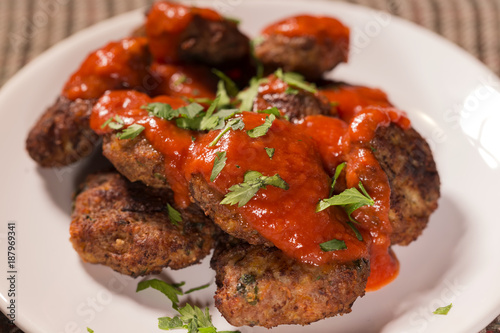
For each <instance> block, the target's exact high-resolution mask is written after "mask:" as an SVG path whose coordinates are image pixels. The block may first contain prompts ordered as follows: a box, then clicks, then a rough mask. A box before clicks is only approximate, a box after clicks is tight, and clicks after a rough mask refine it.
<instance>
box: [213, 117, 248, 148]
mask: <svg viewBox="0 0 500 333" xmlns="http://www.w3.org/2000/svg"><path fill="white" fill-rule="evenodd" d="M244 128H245V123H244V122H243V120H241V118H231V119H229V120H228V121H227V123H226V126H225V127H224V128H223V129H222V130H221V131H220V133H219V135H217V137H216V138H215V139H214V140H213V141H212V142H210V144H209V145H208V146H209V147H213V146H215V145H216V144H217V142H219V140H220V138H222V136H223V135H224V134H226V133H227V132H228V131H229V130H230V129H233V130H235V131H236V130H242V129H244Z"/></svg>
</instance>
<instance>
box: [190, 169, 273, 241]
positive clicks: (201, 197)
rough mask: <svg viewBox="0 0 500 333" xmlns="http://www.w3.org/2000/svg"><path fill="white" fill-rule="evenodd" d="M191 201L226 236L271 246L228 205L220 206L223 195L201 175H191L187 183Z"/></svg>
mask: <svg viewBox="0 0 500 333" xmlns="http://www.w3.org/2000/svg"><path fill="white" fill-rule="evenodd" d="M189 187H190V193H191V198H192V200H193V201H194V202H195V203H196V204H197V205H198V206H199V207H201V209H203V211H204V212H205V214H207V215H208V216H211V217H212V218H213V220H214V222H215V223H216V224H217V225H218V226H220V227H221V228H222V229H223V230H224V231H225V232H227V233H228V234H230V235H232V236H234V237H238V238H240V239H244V240H246V241H247V242H249V243H251V244H263V245H267V246H273V244H272V243H271V242H269V241H268V240H266V239H265V238H264V237H262V236H261V235H260V234H259V233H258V232H257V231H256V230H255V229H253V228H252V227H251V226H249V225H248V223H247V222H246V221H245V219H243V218H242V216H241V215H240V214H239V213H238V212H236V210H235V209H234V208H233V207H231V206H229V205H221V204H220V202H221V201H222V199H223V198H224V194H223V193H220V192H218V191H217V190H215V189H214V188H213V187H211V186H210V185H209V184H208V183H207V181H206V180H205V178H203V176H201V175H193V177H192V178H191V180H190V182H189Z"/></svg>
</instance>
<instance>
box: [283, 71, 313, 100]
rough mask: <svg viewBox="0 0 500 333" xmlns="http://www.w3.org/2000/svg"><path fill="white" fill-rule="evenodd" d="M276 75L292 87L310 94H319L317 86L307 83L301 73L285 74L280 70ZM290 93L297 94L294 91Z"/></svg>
mask: <svg viewBox="0 0 500 333" xmlns="http://www.w3.org/2000/svg"><path fill="white" fill-rule="evenodd" d="M274 75H276V77H277V78H278V79H280V80H282V81H283V82H285V83H287V84H288V85H289V86H290V87H294V88H298V89H302V90H305V91H308V92H310V93H313V94H315V93H317V92H318V89H316V86H315V85H314V84H312V83H309V82H307V81H306V80H305V79H304V77H303V76H302V75H300V74H299V73H295V72H286V73H284V72H283V69H281V68H278V70H276V72H274ZM288 92H289V93H297V92H294V91H293V90H289V91H288Z"/></svg>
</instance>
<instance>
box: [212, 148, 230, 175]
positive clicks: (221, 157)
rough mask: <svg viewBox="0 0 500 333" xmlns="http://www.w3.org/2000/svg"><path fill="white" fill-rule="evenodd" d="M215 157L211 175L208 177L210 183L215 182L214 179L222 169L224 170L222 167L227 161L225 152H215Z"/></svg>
mask: <svg viewBox="0 0 500 333" xmlns="http://www.w3.org/2000/svg"><path fill="white" fill-rule="evenodd" d="M215 155H216V156H215V159H214V166H213V168H212V174H211V175H210V181H211V182H213V181H214V180H215V178H217V176H218V175H219V173H220V172H221V171H222V169H224V167H225V166H226V161H227V157H226V152H225V151H222V152H217V153H215Z"/></svg>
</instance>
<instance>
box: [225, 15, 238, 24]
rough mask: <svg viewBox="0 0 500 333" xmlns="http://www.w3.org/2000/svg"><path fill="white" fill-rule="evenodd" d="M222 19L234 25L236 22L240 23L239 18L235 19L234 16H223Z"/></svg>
mask: <svg viewBox="0 0 500 333" xmlns="http://www.w3.org/2000/svg"><path fill="white" fill-rule="evenodd" d="M224 19H225V20H227V21H230V22H233V23H234V24H236V25H238V24H240V23H241V20H240V19H237V18H234V17H230V16H225V17H224Z"/></svg>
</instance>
